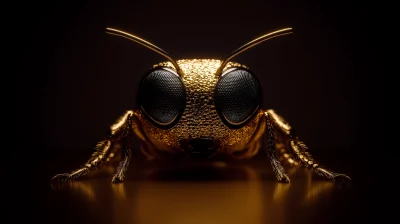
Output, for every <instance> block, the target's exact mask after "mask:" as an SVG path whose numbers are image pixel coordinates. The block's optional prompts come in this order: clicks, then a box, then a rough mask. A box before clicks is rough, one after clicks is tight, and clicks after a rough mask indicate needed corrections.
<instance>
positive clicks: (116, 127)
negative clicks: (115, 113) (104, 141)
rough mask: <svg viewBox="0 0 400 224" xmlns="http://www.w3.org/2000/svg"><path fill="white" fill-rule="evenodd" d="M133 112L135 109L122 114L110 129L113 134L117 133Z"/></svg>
mask: <svg viewBox="0 0 400 224" xmlns="http://www.w3.org/2000/svg"><path fill="white" fill-rule="evenodd" d="M132 114H133V111H130V110H129V111H127V112H126V113H125V114H124V115H122V116H121V117H120V118H119V119H118V120H117V121H116V122H115V123H114V124H113V125H111V127H110V129H111V132H112V134H115V132H116V131H117V130H119V129H120V128H121V127H122V126H123V125H124V124H125V122H126V120H127V119H128V117H129V116H131V115H132Z"/></svg>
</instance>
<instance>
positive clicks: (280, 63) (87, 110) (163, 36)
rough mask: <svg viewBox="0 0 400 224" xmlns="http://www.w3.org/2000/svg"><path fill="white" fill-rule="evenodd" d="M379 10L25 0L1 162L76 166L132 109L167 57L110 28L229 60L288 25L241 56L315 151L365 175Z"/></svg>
mask: <svg viewBox="0 0 400 224" xmlns="http://www.w3.org/2000/svg"><path fill="white" fill-rule="evenodd" d="M377 13H379V9H378V7H373V6H372V3H367V2H361V1H358V2H357V1H333V2H325V1H256V0H247V1H238V2H226V1H210V0H206V1H197V2H196V1H195V2H189V1H183V2H177V1H171V2H169V1H151V0H148V1H140V2H139V1H57V2H49V3H45V2H34V3H24V5H23V7H22V8H21V7H20V8H19V10H18V11H16V13H15V17H17V18H20V20H17V19H16V20H15V22H16V26H15V27H21V29H18V31H17V34H19V35H15V36H16V37H15V38H14V40H17V41H18V44H17V45H16V46H17V48H16V50H15V51H18V55H19V56H18V57H17V61H18V64H17V67H15V68H14V71H16V72H17V79H16V88H17V90H16V93H17V94H16V127H17V130H19V131H18V135H17V141H15V143H16V150H13V151H9V152H8V153H9V154H10V156H9V157H7V158H6V159H5V160H6V162H7V163H6V164H16V163H18V164H20V165H19V166H17V167H16V168H13V172H15V173H16V172H19V173H24V172H25V171H24V170H26V167H29V169H31V172H30V173H29V174H32V175H29V174H28V175H24V176H26V177H25V178H24V179H23V180H26V181H32V182H34V183H39V182H40V183H42V182H43V181H47V179H48V178H51V175H50V172H48V173H40V171H41V170H51V171H54V172H51V173H57V172H64V171H66V170H56V169H55V168H54V167H53V166H52V165H51V164H54V163H59V165H58V168H59V169H61V168H62V169H66V168H69V167H70V166H69V165H68V163H69V162H68V161H66V160H65V159H63V158H64V157H67V158H71V157H75V156H76V158H78V159H77V160H79V161H84V160H85V159H86V158H87V156H88V155H90V153H91V152H92V148H93V146H94V145H95V144H96V142H97V141H99V140H100V139H101V138H102V137H103V136H104V134H105V133H106V131H107V129H108V127H109V125H110V124H112V122H113V121H114V120H115V119H116V118H117V117H118V116H119V115H121V113H122V112H123V111H124V110H126V109H133V108H134V105H135V94H136V92H135V91H136V87H137V84H138V81H139V79H140V77H141V76H142V75H143V74H144V73H145V72H147V71H148V69H150V68H151V66H152V65H153V64H155V63H158V62H161V61H165V59H164V58H163V57H162V56H159V55H158V54H156V53H154V52H152V51H150V50H148V49H146V48H144V47H142V46H140V45H138V44H136V43H133V42H130V41H128V40H126V39H122V38H120V37H116V36H110V35H107V34H106V33H105V28H106V27H112V28H117V29H121V30H124V31H127V32H131V33H133V34H136V35H138V36H140V37H142V38H144V39H146V40H148V41H150V42H152V43H154V44H156V45H157V46H159V47H161V48H163V49H164V50H166V51H167V52H168V53H170V54H171V55H172V56H173V57H174V58H175V59H176V60H178V59H184V58H216V59H223V58H224V57H225V56H226V55H228V54H229V53H230V52H231V51H233V50H234V49H236V48H237V47H239V46H241V45H242V44H244V43H246V42H247V41H250V40H252V39H254V38H255V37H257V36H260V35H262V34H265V33H267V32H270V31H273V30H276V29H280V28H284V27H293V28H294V34H292V35H288V36H284V37H279V38H276V39H272V40H270V41H267V42H265V43H263V44H261V45H259V46H257V47H255V48H253V49H251V50H248V51H247V52H245V53H243V54H241V55H239V56H237V57H236V58H235V59H234V61H237V62H240V63H243V64H245V65H247V66H249V67H250V69H251V70H252V71H253V72H254V73H255V74H256V75H258V77H259V78H260V80H261V82H262V85H263V87H264V99H265V100H264V101H265V102H264V103H265V107H266V108H273V109H275V110H276V111H277V112H278V113H280V114H281V115H282V116H283V117H285V118H286V119H287V120H288V121H289V122H290V123H291V125H292V127H294V128H295V130H296V132H297V134H298V135H299V136H300V138H301V139H302V140H304V141H305V142H306V143H307V144H308V146H309V147H310V151H311V152H312V154H313V155H314V156H315V157H317V158H320V160H322V161H324V162H326V163H328V164H329V163H330V164H333V165H334V166H336V167H339V168H340V167H342V165H340V164H341V163H347V166H353V167H357V168H356V169H357V172H356V171H350V172H353V173H354V174H357V175H358V174H359V175H360V176H359V177H360V179H368V177H369V176H374V174H373V173H374V172H377V171H374V167H373V166H371V165H369V164H371V163H372V160H373V159H377V158H376V157H377V153H376V152H379V151H382V150H383V148H384V141H383V136H384V131H383V130H384V128H383V122H384V105H383V102H384V100H383V98H384V92H383V91H384V87H383V75H382V74H381V72H380V66H379V65H378V54H377V53H378V48H377V46H378V44H379V41H378V37H377V35H376V34H375V33H376V28H377V27H378V26H379V22H378V21H377V19H376V16H374V15H376V14H377ZM386 156H388V155H387V154H383V155H379V158H380V159H385V158H386ZM332 161H334V162H332ZM60 164H61V165H60ZM62 164H64V167H63V166H62ZM335 164H336V165H335ZM25 165H26V166H25ZM343 166H344V165H343ZM60 167H61V168H60ZM35 171H37V173H35ZM49 175H50V176H49ZM39 177H40V178H39ZM11 178H15V179H18V180H21V178H19V177H18V178H16V175H14V174H13V173H11ZM365 192H367V187H366V188H365Z"/></svg>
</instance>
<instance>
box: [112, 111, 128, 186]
mask: <svg viewBox="0 0 400 224" xmlns="http://www.w3.org/2000/svg"><path fill="white" fill-rule="evenodd" d="M131 128H132V117H131V116H130V117H128V120H127V121H126V125H125V126H124V130H123V136H122V138H123V140H122V141H123V144H122V145H123V146H122V147H123V159H122V161H121V162H120V163H119V165H118V167H117V171H116V172H115V174H114V176H113V178H112V183H119V182H122V181H123V180H124V178H125V173H126V170H127V169H128V165H129V162H130V160H131V156H132V144H131V139H130V137H131V136H132V130H131Z"/></svg>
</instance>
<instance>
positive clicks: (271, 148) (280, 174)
mask: <svg viewBox="0 0 400 224" xmlns="http://www.w3.org/2000/svg"><path fill="white" fill-rule="evenodd" d="M265 119H266V123H267V137H268V149H267V150H268V157H269V160H270V162H271V165H272V169H273V171H274V173H275V176H276V178H277V179H278V180H279V181H282V182H290V179H289V176H288V175H287V174H286V172H285V169H284V168H283V166H282V164H281V163H280V162H279V160H278V158H277V156H276V142H275V133H274V129H273V126H272V122H271V118H270V115H269V114H268V113H265Z"/></svg>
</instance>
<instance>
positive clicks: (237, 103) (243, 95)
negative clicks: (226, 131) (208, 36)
mask: <svg viewBox="0 0 400 224" xmlns="http://www.w3.org/2000/svg"><path fill="white" fill-rule="evenodd" d="M261 95H262V94H261V86H260V83H259V82H258V80H257V79H256V77H255V76H254V75H253V74H251V73H250V72H249V71H247V70H244V69H241V68H240V69H239V68H233V69H232V70H229V71H227V72H225V73H224V74H222V76H221V78H220V80H219V81H218V83H217V86H216V89H215V108H216V110H217V112H218V114H219V115H220V117H221V119H222V121H224V123H225V124H226V125H228V126H230V127H232V128H239V127H242V126H243V125H245V124H246V123H247V121H249V120H250V118H251V117H252V115H254V114H255V112H256V111H257V109H258V108H259V107H260V104H261Z"/></svg>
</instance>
